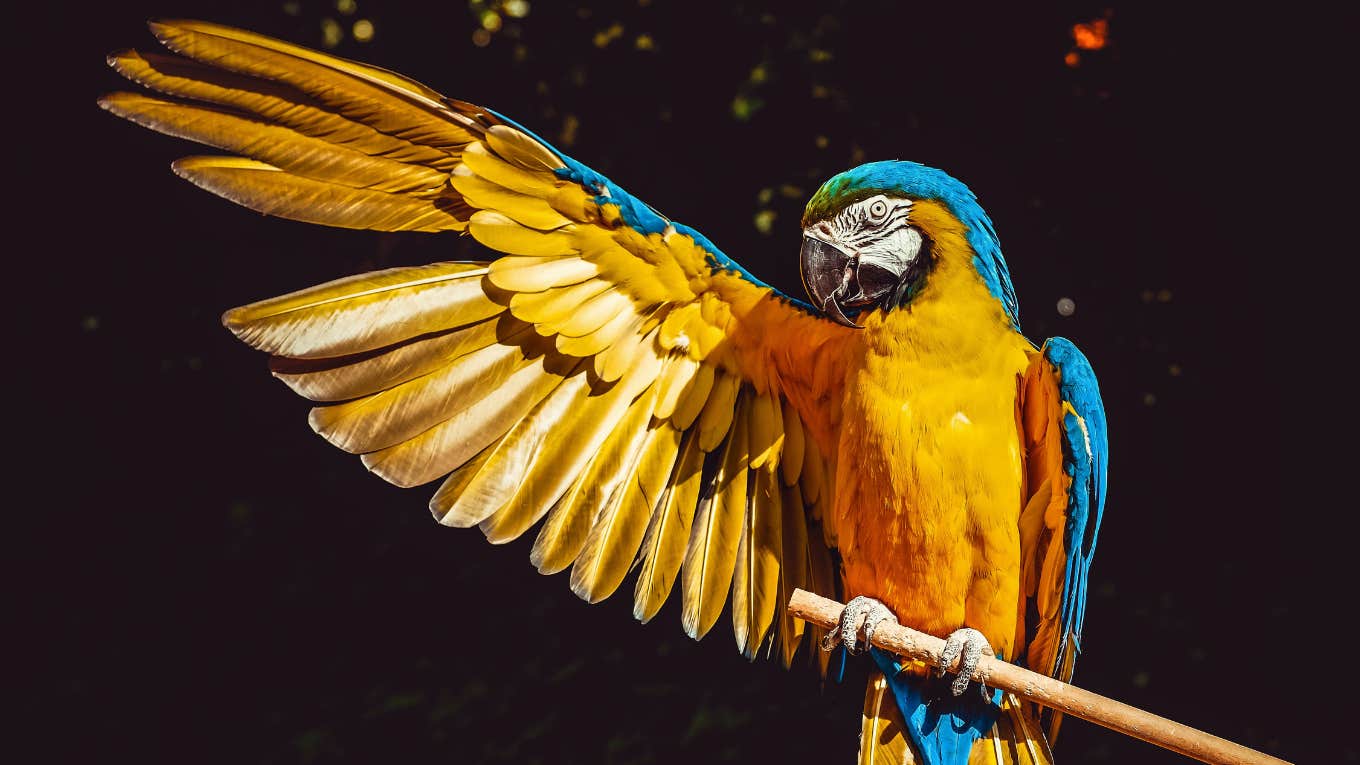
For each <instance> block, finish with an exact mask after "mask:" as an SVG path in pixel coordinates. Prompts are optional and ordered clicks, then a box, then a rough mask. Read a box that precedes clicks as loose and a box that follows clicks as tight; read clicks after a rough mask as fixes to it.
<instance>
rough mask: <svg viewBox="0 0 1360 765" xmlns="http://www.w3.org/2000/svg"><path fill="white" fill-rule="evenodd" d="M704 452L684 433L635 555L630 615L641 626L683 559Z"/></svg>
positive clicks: (694, 437) (663, 598)
mask: <svg viewBox="0 0 1360 765" xmlns="http://www.w3.org/2000/svg"><path fill="white" fill-rule="evenodd" d="M703 467H704V452H703V450H702V449H700V448H699V439H698V436H697V434H696V433H695V432H694V431H688V432H686V433H685V434H684V437H683V439H682V440H681V442H680V446H679V454H678V456H677V457H676V458H675V460H674V461H673V466H672V468H671V471H670V474H669V479H668V481H667V482H666V484H665V490H664V492H663V493H662V494H661V496H660V497H659V498H657V501H656V503H655V505H654V507H655V508H656V509H655V510H654V511H653V512H652V516H651V520H650V521H649V522H648V524H647V536H646V538H645V539H644V540H643V543H642V553H641V555H640V556H639V560H640V561H641V565H640V567H639V570H638V578H637V584H636V586H635V587H634V590H633V616H635V617H636V618H637V619H638V620H639V621H641V622H643V623H644V624H645V623H646V622H648V621H651V619H652V617H653V616H656V613H657V611H659V610H661V605H662V604H663V603H665V602H666V598H667V597H668V596H669V595H670V592H671V586H672V585H673V584H674V583H675V575H676V572H678V571H679V570H680V563H681V561H682V560H684V557H685V548H686V544H687V543H688V541H689V536H690V525H691V523H692V522H693V520H694V509H695V505H696V504H698V501H699V490H700V488H701V487H702V485H703V482H702V478H703Z"/></svg>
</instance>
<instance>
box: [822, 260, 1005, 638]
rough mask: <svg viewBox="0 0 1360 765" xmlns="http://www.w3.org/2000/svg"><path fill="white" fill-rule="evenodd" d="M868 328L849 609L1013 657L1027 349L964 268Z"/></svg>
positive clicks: (853, 419) (849, 547)
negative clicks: (1021, 385) (858, 601)
mask: <svg viewBox="0 0 1360 765" xmlns="http://www.w3.org/2000/svg"><path fill="white" fill-rule="evenodd" d="M967 266H968V264H967V263H966V262H965V263H957V262H951V261H950V260H944V261H942V262H940V263H939V264H938V266H937V268H936V270H935V271H934V272H933V273H932V274H931V276H930V283H929V284H928V285H927V288H926V289H925V290H923V291H922V292H921V293H920V294H919V295H918V296H917V297H916V299H915V300H913V301H912V302H911V303H910V304H909V306H907V307H903V308H900V309H897V310H894V311H890V312H886V313H885V312H882V311H875V312H874V313H872V314H871V315H869V316H867V317H865V320H864V325H865V329H864V331H863V345H862V349H863V352H862V353H858V354H853V355H854V357H855V358H854V359H853V360H852V362H851V368H850V370H849V373H848V376H847V378H846V384H845V388H844V400H843V405H842V415H843V416H842V418H841V423H842V425H841V428H840V432H839V436H838V445H837V446H838V451H837V456H838V458H837V460H836V462H837V465H838V470H837V475H836V484H837V485H836V493H835V497H836V500H835V509H834V516H835V523H836V533H837V536H838V537H839V544H840V552H841V556H842V560H843V575H844V580H845V585H846V592H845V595H846V597H847V598H849V597H854V596H856V595H868V596H870V597H874V598H877V599H879V600H882V601H883V602H884V603H885V604H886V605H887V606H888V607H889V608H890V609H891V610H892V611H893V612H894V613H896V614H897V615H898V618H899V619H900V620H901V621H902V622H903V623H904V624H908V625H911V626H913V627H915V628H917V629H923V630H925V631H928V632H932V633H935V634H939V635H944V634H947V633H948V632H951V631H953V630H955V629H958V628H959V627H964V626H967V627H973V628H975V629H979V630H981V631H982V632H983V634H985V635H986V636H987V638H988V640H990V641H991V643H992V645H993V647H994V648H996V649H997V650H998V651H1001V652H1004V655H1007V656H1009V655H1012V654H1013V650H1012V648H1013V647H1012V645H1011V644H1012V643H1013V641H1014V635H1015V624H1016V618H1017V608H1018V603H1019V571H1020V539H1019V530H1018V521H1019V515H1020V510H1021V496H1020V495H1021V491H1022V483H1023V478H1022V459H1021V453H1020V441H1019V433H1018V429H1017V424H1016V392H1017V380H1018V376H1019V375H1020V374H1022V373H1023V371H1024V369H1025V367H1026V366H1027V364H1028V358H1027V356H1026V353H1025V351H1026V349H1028V348H1029V347H1030V346H1029V343H1028V341H1027V340H1025V339H1024V337H1023V336H1021V335H1020V334H1019V333H1017V332H1015V331H1014V330H1013V329H1011V328H1010V326H1009V324H1008V322H1007V321H1006V319H1005V317H1004V315H1003V314H1002V312H1001V307H1000V305H999V304H998V303H997V302H996V300H995V298H993V297H992V296H991V295H990V294H988V293H987V291H986V289H985V287H984V286H983V285H982V284H981V283H980V281H979V280H978V279H977V278H976V275H975V274H974V273H973V272H972V271H971V268H969V267H967Z"/></svg>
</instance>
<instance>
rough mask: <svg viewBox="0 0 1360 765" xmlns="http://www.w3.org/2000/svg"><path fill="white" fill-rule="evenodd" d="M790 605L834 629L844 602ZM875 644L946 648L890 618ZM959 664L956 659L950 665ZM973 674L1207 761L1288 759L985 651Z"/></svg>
mask: <svg viewBox="0 0 1360 765" xmlns="http://www.w3.org/2000/svg"><path fill="white" fill-rule="evenodd" d="M788 609H789V613H791V614H793V615H794V616H795V617H797V618H799V619H802V620H804V621H806V622H808V623H810V624H815V625H817V626H818V627H822V628H824V629H835V628H836V627H838V626H839V624H840V617H841V612H842V611H843V610H844V609H845V606H844V605H842V604H840V603H837V602H836V601H834V600H828V599H827V598H823V597H822V596H820V595H816V594H813V593H811V592H808V591H806V590H794V591H793V597H792V598H790V599H789V606H788ZM873 644H874V645H876V646H878V647H879V648H882V649H883V650H885V651H891V652H892V653H895V654H897V655H899V656H905V657H907V658H910V659H916V660H919V661H923V662H925V663H927V664H929V665H931V666H938V665H939V662H940V651H941V650H942V649H943V648H944V641H943V640H941V639H940V638H937V637H935V636H934V635H927V634H925V633H923V632H917V631H916V630H913V629H911V628H909V627H903V626H900V625H896V624H891V623H885V624H883V625H882V626H880V627H878V629H877V631H876V632H874V640H873ZM957 667H958V660H957V659H956V660H955V661H954V663H953V664H952V665H950V667H949V669H950V670H954V669H957ZM973 680H974V681H976V682H980V683H984V684H985V685H987V686H988V687H990V688H1001V689H1002V690H1006V691H1010V692H1012V693H1014V694H1016V695H1018V696H1020V697H1021V698H1023V699H1027V700H1029V701H1033V702H1034V703H1036V704H1042V705H1043V706H1046V707H1050V708H1052V709H1056V710H1059V711H1061V712H1062V713H1063V714H1067V715H1071V716H1073V717H1080V718H1081V719H1083V720H1087V721H1089V722H1093V723H1095V724H1097V725H1103V726H1105V727H1106V728H1109V729H1110V730H1114V731H1118V732H1120V733H1123V734H1124V735H1126V736H1133V737H1134V738H1139V739H1142V740H1143V741H1146V742H1148V743H1149V744H1155V745H1157V746H1160V747H1162V748H1163V749H1170V750H1171V751H1173V752H1178V753H1180V754H1183V755H1185V756H1186V757H1193V758H1195V759H1197V760H1199V761H1200V762H1207V763H1210V764H1211V765H1289V763H1287V762H1285V761H1284V760H1281V759H1279V758H1276V757H1271V756H1270V755H1268V754H1264V753H1262V752H1258V751H1256V750H1255V749H1248V748H1247V747H1245V746H1242V745H1241V744H1234V743H1233V742H1231V741H1228V740H1227V739H1222V738H1219V737H1217V736H1214V735H1210V734H1208V733H1205V732H1204V731H1201V730H1197V729H1195V728H1191V727H1190V726H1188V725H1182V724H1180V723H1178V722H1176V721H1174V720H1168V719H1166V718H1165V717H1158V716H1157V715H1154V714H1152V713H1151V712H1144V711H1143V710H1141V709H1138V708H1137V707H1131V706H1129V705H1128V704H1124V703H1121V702H1118V701H1115V700H1114V699H1109V698H1106V697H1104V696H1101V695H1099V694H1095V693H1091V692H1090V691H1085V690H1082V689H1081V688H1077V687H1076V686H1072V685H1068V684H1067V683H1064V682H1061V681H1059V680H1054V679H1053V678H1051V677H1048V676H1046V675H1041V674H1039V673H1037V672H1031V671H1030V670H1028V669H1025V668H1023V667H1019V666H1016V665H1014V664H1009V663H1007V662H1004V661H1000V660H998V659H994V658H992V657H990V656H983V657H982V660H981V661H980V662H978V665H977V669H976V670H975V671H974V672H973Z"/></svg>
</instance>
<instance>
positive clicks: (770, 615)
mask: <svg viewBox="0 0 1360 765" xmlns="http://www.w3.org/2000/svg"><path fill="white" fill-rule="evenodd" d="M755 411H756V410H755V407H754V406H753V407H752V408H751V412H750V414H751V417H750V423H751V426H752V427H754V424H755V422H754V421H755ZM751 451H752V453H754V451H755V450H754V449H752V450H751ZM749 475H750V482H749V485H748V487H747V488H748V493H747V497H746V513H745V517H744V518H743V519H742V521H743V525H742V533H741V539H740V542H739V544H738V547H737V565H736V571H735V572H734V573H733V577H732V627H733V632H734V633H735V636H736V639H737V650H739V651H741V652H742V654H743V655H744V656H745V657H746V658H747V659H754V658H755V657H756V654H757V653H758V652H759V651H760V648H761V646H763V645H764V644H765V639H766V637H768V636H769V632H770V626H771V625H772V624H773V622H774V616H775V609H776V608H780V607H781V605H782V604H780V603H779V595H780V591H779V571H780V558H781V556H782V554H783V544H784V540H783V529H782V527H783V522H784V517H783V508H782V506H781V504H780V499H781V497H780V494H779V480H778V478H776V476H775V473H774V471H771V470H762V469H759V468H756V467H754V466H752V468H751V470H750V472H749ZM784 602H785V603H787V601H784Z"/></svg>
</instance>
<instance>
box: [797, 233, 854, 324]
mask: <svg viewBox="0 0 1360 765" xmlns="http://www.w3.org/2000/svg"><path fill="white" fill-rule="evenodd" d="M798 265H799V270H800V271H801V273H802V275H803V289H805V290H807V293H808V297H810V298H812V302H813V303H814V304H816V305H817V307H818V308H821V309H822V311H823V312H825V313H826V315H827V317H828V318H830V319H831V320H832V321H834V322H836V323H837V324H843V325H845V326H847V327H854V328H856V329H862V327H861V326H860V325H859V324H856V323H855V322H853V321H851V319H850V317H848V316H846V315H845V310H844V309H843V308H842V307H841V306H842V301H844V300H847V299H849V298H850V297H851V294H850V293H857V292H859V290H858V289H855V288H853V287H851V285H852V283H853V281H854V278H855V271H854V258H853V257H851V256H850V255H849V254H848V253H846V252H845V251H844V250H842V249H840V248H839V247H837V246H835V245H833V244H831V243H830V242H824V241H822V240H821V239H813V238H812V237H810V236H804V237H803V249H802V251H801V252H800V253H799V258H798Z"/></svg>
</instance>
